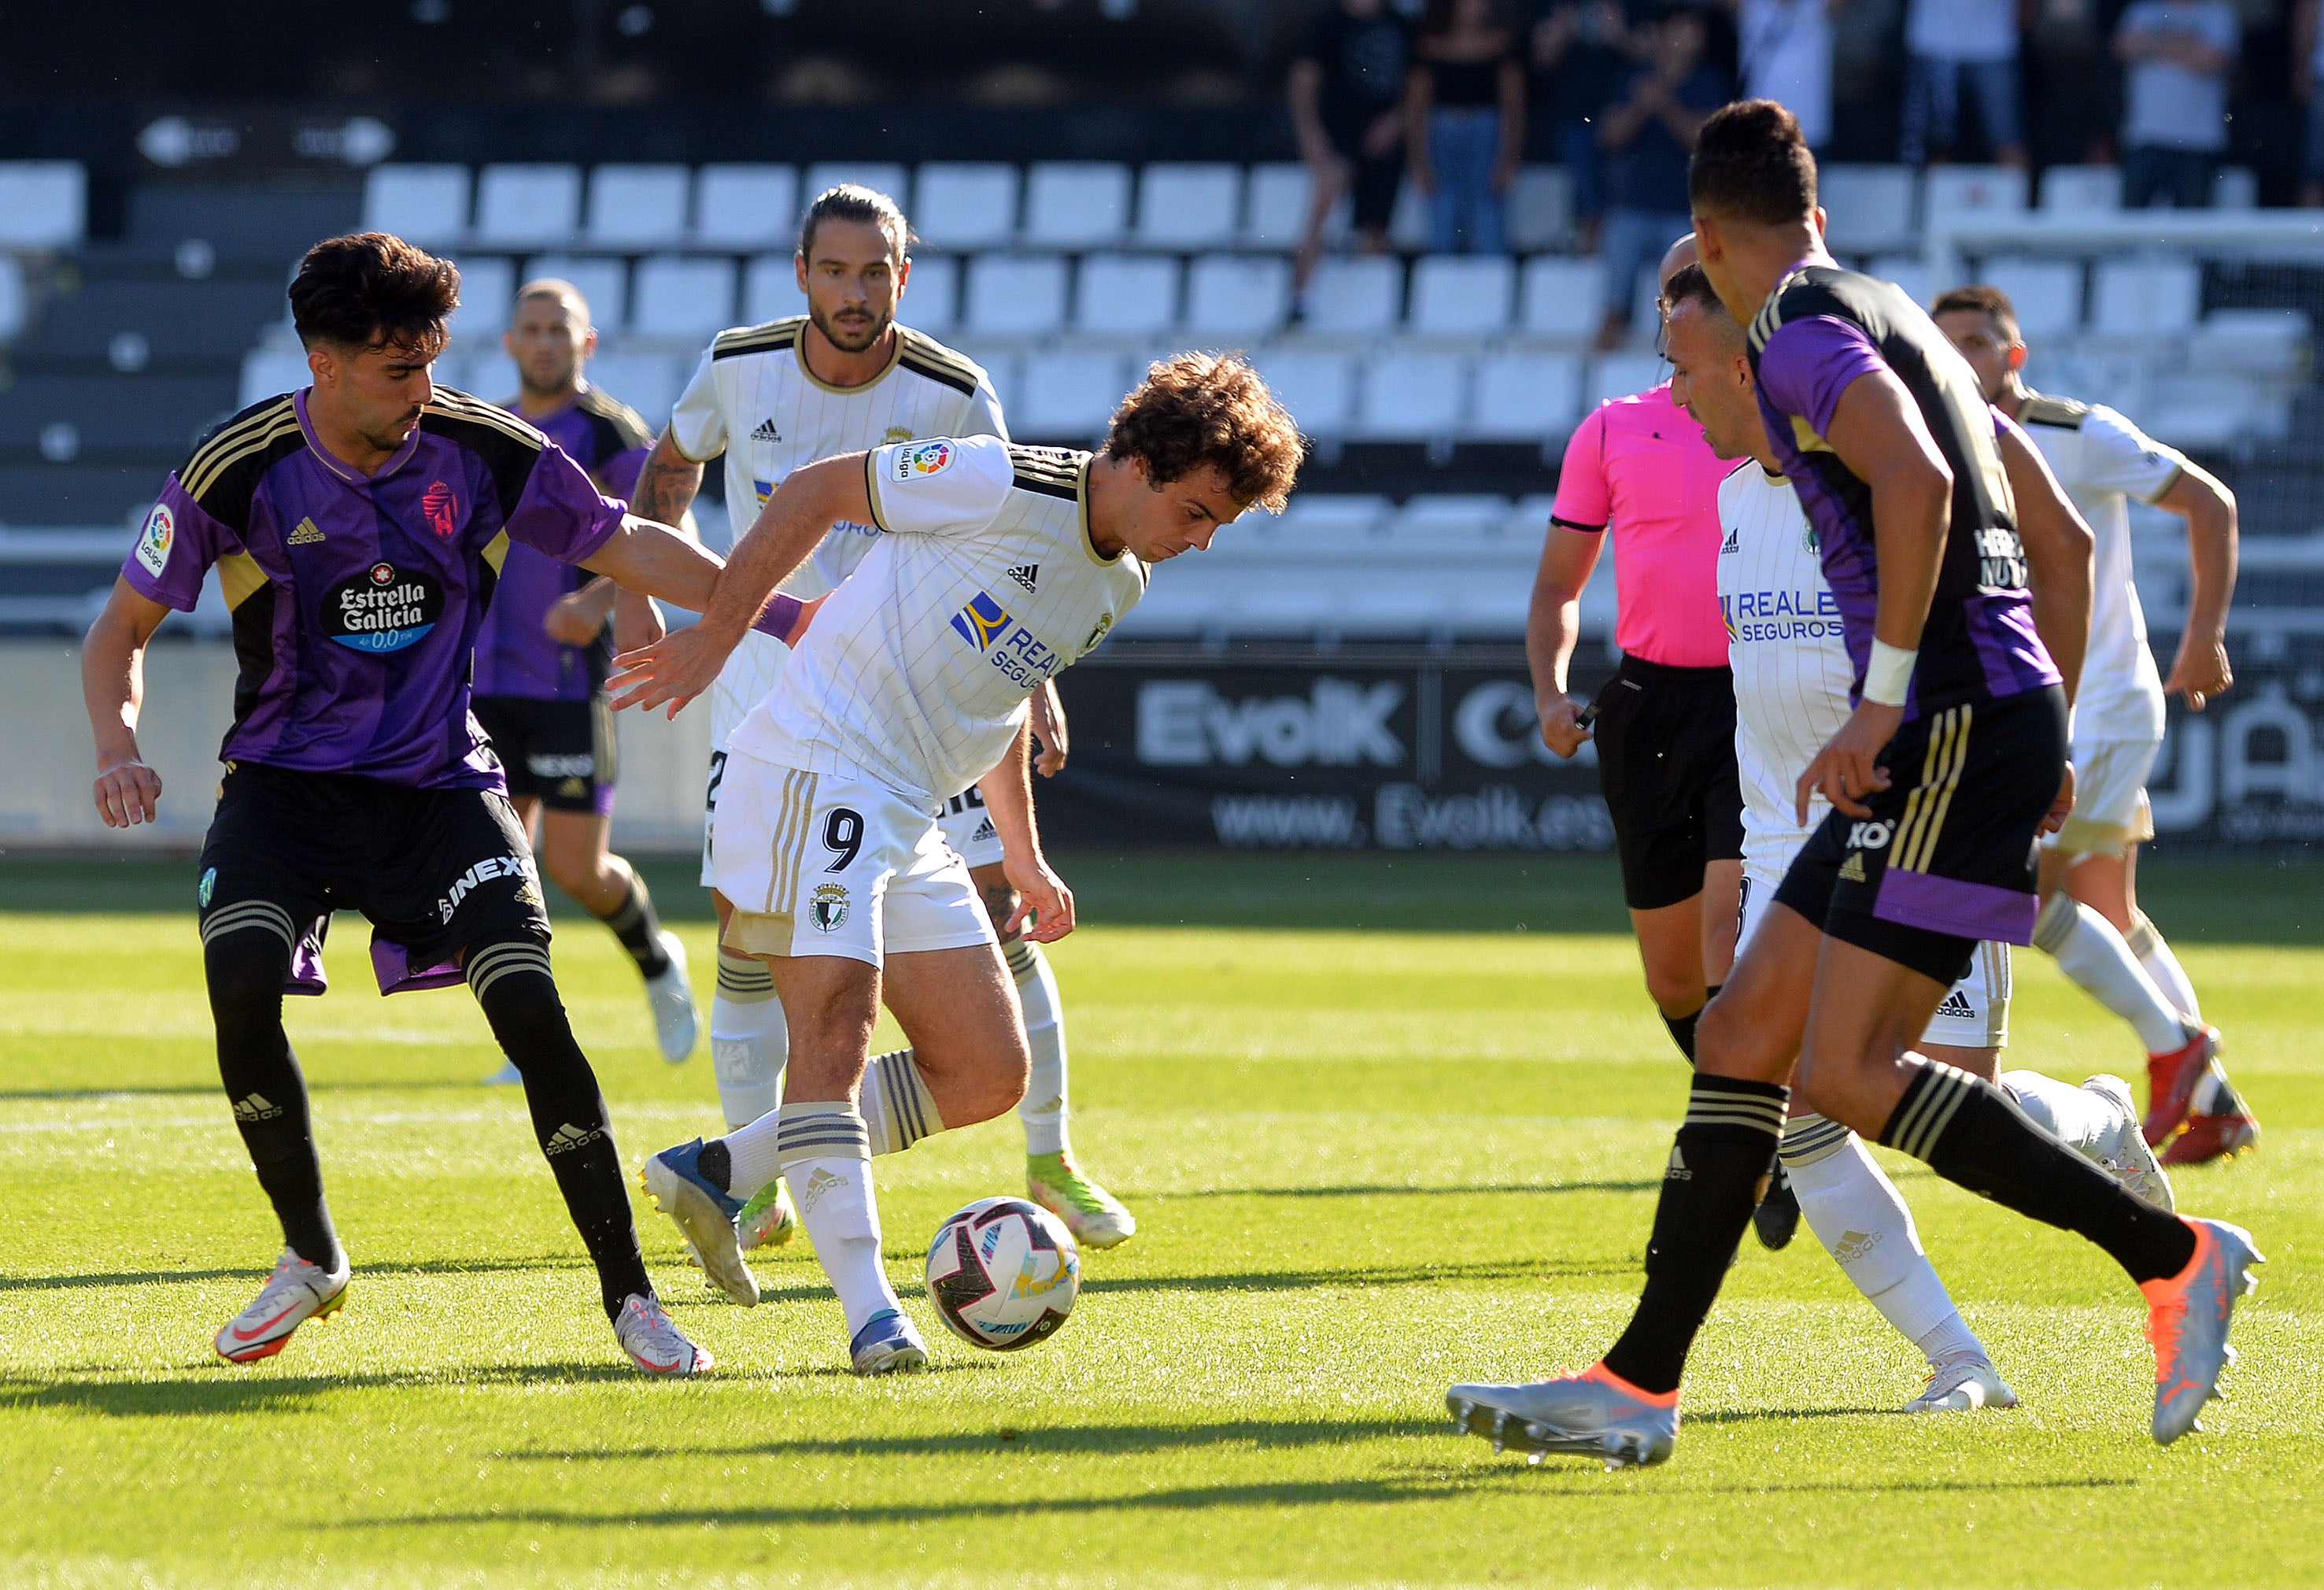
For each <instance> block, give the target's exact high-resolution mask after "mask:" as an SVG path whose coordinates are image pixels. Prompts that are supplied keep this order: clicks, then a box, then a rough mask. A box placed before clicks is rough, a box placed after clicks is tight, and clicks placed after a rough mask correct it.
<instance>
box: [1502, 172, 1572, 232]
mask: <svg viewBox="0 0 2324 1590" xmlns="http://www.w3.org/2000/svg"><path fill="white" fill-rule="evenodd" d="M1508 215H1509V246H1510V247H1511V248H1513V249H1515V250H1517V252H1518V253H1519V254H1531V253H1533V252H1534V251H1535V250H1536V249H1543V248H1556V247H1560V246H1562V245H1563V244H1564V242H1565V240H1566V238H1567V237H1568V236H1571V235H1572V231H1573V179H1572V177H1571V176H1570V175H1568V174H1567V172H1566V170H1565V168H1564V167H1563V166H1524V167H1520V168H1519V169H1518V171H1517V180H1516V181H1514V182H1512V183H1510V184H1509V193H1508Z"/></svg>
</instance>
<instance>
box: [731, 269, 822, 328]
mask: <svg viewBox="0 0 2324 1590" xmlns="http://www.w3.org/2000/svg"><path fill="white" fill-rule="evenodd" d="M795 257H796V256H795V255H794V254H791V253H790V252H788V251H786V252H784V253H782V254H759V255H757V256H756V257H754V258H753V259H752V261H751V263H749V264H747V265H745V266H743V267H742V319H743V321H744V323H745V324H747V325H752V326H761V325H764V324H765V323H766V322H767V321H769V320H779V319H782V318H783V317H784V316H786V315H804V314H806V313H807V294H806V293H804V292H801V291H799V289H798V267H797V266H796V264H795V263H793V262H794V259H795Z"/></svg>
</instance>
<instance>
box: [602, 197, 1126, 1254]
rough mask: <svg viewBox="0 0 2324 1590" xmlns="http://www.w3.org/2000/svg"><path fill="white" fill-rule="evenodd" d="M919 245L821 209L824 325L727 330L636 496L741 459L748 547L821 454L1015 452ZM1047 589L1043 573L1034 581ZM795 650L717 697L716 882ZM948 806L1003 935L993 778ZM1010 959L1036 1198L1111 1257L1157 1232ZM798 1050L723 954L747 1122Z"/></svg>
mask: <svg viewBox="0 0 2324 1590" xmlns="http://www.w3.org/2000/svg"><path fill="white" fill-rule="evenodd" d="M907 241H908V232H907V229H906V226H905V223H904V217H903V214H902V212H901V211H900V210H899V209H898V208H896V204H895V202H894V200H892V199H889V198H888V197H887V196H886V195H884V194H881V193H875V192H873V191H872V190H870V189H866V188H859V187H853V186H843V187H838V188H834V189H832V190H829V191H827V192H825V193H824V194H822V195H820V196H819V197H817V198H816V200H815V202H814V203H813V204H811V205H810V206H809V207H808V208H807V214H806V217H805V218H804V220H803V222H802V223H801V226H800V231H799V251H798V256H797V260H796V262H795V267H796V269H797V271H798V282H799V286H800V289H801V291H804V292H805V293H806V294H807V314H806V315H805V316H803V317H793V318H790V319H780V320H775V321H771V322H770V323H769V324H767V325H764V326H750V327H742V328H736V329H733V330H731V331H725V332H722V333H720V334H719V336H718V337H716V339H715V340H714V341H713V342H712V344H711V345H710V348H709V350H708V351H707V352H706V353H705V355H704V356H703V360H702V364H701V365H700V367H699V368H698V369H697V370H696V373H695V376H694V379H693V381H692V382H691V383H689V384H687V389H686V392H685V393H684V395H683V396H681V397H680V398H679V399H678V406H677V409H676V411H674V412H673V413H672V415H671V416H670V422H669V429H668V430H665V431H664V432H663V433H662V435H661V438H660V439H659V442H657V444H656V445H655V448H654V450H653V452H652V454H651V456H650V457H649V458H648V459H647V460H646V463H645V465H644V467H643V468H642V469H641V472H640V474H639V477H638V490H637V500H638V501H639V502H641V503H648V502H650V503H656V504H662V505H663V506H664V507H665V508H667V509H668V511H669V513H672V514H673V515H675V514H677V513H680V512H682V511H683V510H684V508H685V507H686V505H687V503H689V502H691V501H692V499H693V497H694V494H695V492H696V489H697V488H698V487H699V486H700V485H701V481H702V470H703V466H704V464H705V463H706V462H707V461H708V460H709V459H711V458H715V457H717V456H718V454H719V453H720V452H721V451H724V454H725V456H726V511H727V517H728V521H729V522H730V523H731V524H732V525H733V527H734V529H735V532H736V534H737V535H738V536H739V535H740V534H741V533H742V531H744V530H746V529H747V528H748V527H749V525H750V523H751V522H752V519H753V518H754V517H755V516H756V515H757V514H758V513H760V511H761V509H762V508H763V507H764V506H765V504H766V503H767V500H768V498H769V496H770V495H771V494H772V493H773V491H774V489H775V487H776V486H777V485H779V484H780V483H781V482H782V481H783V480H784V479H785V478H786V477H787V476H788V475H789V474H790V473H791V471H792V470H794V469H796V468H798V467H799V466H801V465H803V464H808V463H812V462H814V461H815V460H816V459H817V458H828V457H830V456H831V455H833V454H835V453H843V452H851V451H861V450H863V449H866V448H876V447H881V446H884V445H887V444H889V443H893V442H899V441H908V440H912V439H916V438H922V437H944V436H954V437H957V436H998V437H1001V438H1003V439H1006V438H1007V436H1008V434H1009V432H1008V427H1007V426H1006V425H1005V424H1004V423H1003V422H1002V420H1001V400H1000V399H999V398H998V397H997V396H995V395H994V393H993V390H992V384H991V381H990V380H989V379H988V378H987V377H986V375H985V374H984V372H983V371H982V370H981V369H979V368H978V367H977V366H976V365H974V364H973V363H971V362H970V361H969V360H968V359H966V358H964V357H963V356H961V355H959V354H957V353H954V351H953V350H952V349H950V348H948V347H945V346H944V345H943V344H941V343H939V342H936V341H935V340H934V339H932V338H930V337H924V336H922V335H921V334H920V333H918V332H917V331H914V330H912V329H911V328H908V327H906V326H901V325H899V324H897V322H896V312H897V310H898V307H899V304H900V302H901V300H902V299H903V297H904V293H905V289H906V287H907V286H908V283H909V282H910V278H911V270H912V265H911V260H910V259H909V257H908V255H907V254H906V252H905V249H906V244H907ZM641 512H642V510H641ZM670 522H673V523H675V522H677V520H676V519H675V518H673V519H672V520H671V521H670ZM873 534H874V532H873V531H872V529H871V526H870V525H868V524H864V523H860V522H845V521H843V522H840V523H838V524H836V525H835V526H834V527H833V529H832V532H831V533H830V534H829V535H828V536H826V537H825V539H824V541H823V543H822V544H821V545H820V546H818V547H816V550H815V551H814V553H813V554H812V556H811V557H810V558H809V559H807V562H805V563H804V564H802V565H801V566H800V567H799V568H798V569H796V570H794V571H793V572H792V573H791V574H790V575H789V576H788V578H786V580H785V581H784V585H783V589H784V590H785V592H786V593H787V594H788V595H791V596H797V597H798V598H799V599H800V600H802V601H807V600H812V599H813V598H814V597H816V596H821V595H823V594H824V593H825V592H827V591H829V590H831V589H833V588H834V587H836V586H837V585H838V584H839V582H840V581H841V580H843V579H844V578H846V577H847V575H848V573H849V572H850V571H851V570H852V569H854V568H855V566H856V565H857V564H858V563H859V562H861V561H862V559H863V555H864V553H865V552H866V551H867V550H869V549H870V548H871V540H872V536H873ZM1037 577H1038V576H1037V571H1036V570H1028V571H1027V572H1025V573H1022V574H1020V575H1019V576H1018V577H1017V578H1019V579H1025V578H1037ZM788 655H789V648H788V647H787V646H786V645H784V644H783V642H780V641H779V640H777V639H776V638H774V637H773V636H772V635H769V634H763V633H756V632H754V633H751V634H748V635H745V636H744V637H743V639H742V644H741V646H740V647H738V648H737V649H736V651H735V652H734V654H733V658H732V659H731V660H730V661H729V662H728V663H727V665H726V668H725V670H724V672H723V673H721V674H720V675H719V678H718V682H717V684H716V685H715V686H714V687H713V688H712V689H711V692H710V744H711V752H710V788H709V799H708V801H707V803H706V805H707V809H706V810H705V814H704V826H703V845H702V882H703V883H704V884H705V886H706V887H713V888H715V877H714V872H713V845H714V841H715V824H716V818H717V805H718V792H719V785H720V780H721V775H722V770H723V769H724V765H725V761H726V744H727V740H728V738H729V737H730V736H731V735H733V732H734V727H735V726H736V725H737V724H739V723H741V722H742V717H743V715H744V714H745V713H747V712H749V711H750V709H751V708H752V707H754V706H756V705H757V704H758V703H759V701H760V700H761V698H764V697H765V695H766V694H767V692H768V691H769V690H770V689H773V687H774V683H775V680H776V679H777V678H778V677H779V675H780V673H781V671H782V668H783V662H784V659H785V658H786V657H788ZM1032 712H1033V727H1034V732H1035V734H1036V735H1037V736H1038V738H1039V740H1040V742H1041V760H1040V763H1039V765H1040V767H1041V770H1042V771H1043V772H1045V773H1047V772H1056V769H1057V767H1058V766H1060V765H1062V764H1063V762H1064V755H1065V714H1064V710H1063V708H1062V707H1059V706H1058V704H1057V698H1056V690H1055V689H1052V688H1050V687H1048V686H1047V685H1044V686H1043V687H1042V688H1041V689H1039V690H1037V692H1035V694H1034V697H1033V701H1032ZM944 793H945V796H946V797H948V800H947V801H946V809H945V813H944V815H943V817H942V818H940V819H939V821H940V824H941V826H942V827H943V830H944V835H945V839H946V841H947V842H949V843H950V844H951V846H952V847H953V848H954V850H955V851H957V852H959V853H960V855H962V857H963V858H964V860H966V861H967V863H968V864H969V870H970V875H971V876H972V877H973V879H974V880H975V881H976V883H977V888H978V892H979V895H980V898H982V901H984V906H985V910H986V911H987V913H988V915H990V917H991V920H992V921H993V922H994V923H995V924H996V925H997V924H999V923H1001V922H1004V921H1006V920H1008V918H1009V914H1010V911H1011V910H1013V909H1014V906H1015V903H1016V902H1015V901H1014V900H1013V899H1012V898H1011V895H1010V885H1009V882H1008V879H1007V878H1006V876H1005V875H1004V874H1003V872H1002V869H1001V840H1000V836H999V833H998V830H997V829H996V827H995V826H994V824H993V823H992V821H991V818H990V817H989V815H988V814H987V813H986V812H985V810H984V809H983V808H982V804H981V803H980V801H981V798H980V797H979V796H978V794H977V791H976V788H975V786H974V785H973V784H972V785H970V786H969V787H968V788H967V790H965V791H963V790H946V791H945V792H944ZM714 900H715V903H716V906H717V910H718V920H719V922H720V923H721V924H722V926H723V924H724V922H725V921H726V920H727V915H728V907H727V902H726V900H725V898H724V896H723V895H715V894H714ZM1003 951H1004V954H1005V955H1006V957H1007V958H1008V962H1009V967H1010V975H1011V976H1012V977H1014V978H1015V980H1016V983H1017V988H1018V996H1019V1001H1020V1002H1021V1003H1022V1004H1023V1006H1024V1009H1025V1025H1026V1031H1027V1033H1028V1037H1029V1039H1030V1040H1031V1043H1032V1046H1033V1065H1034V1075H1033V1081H1032V1084H1031V1086H1030V1087H1029V1088H1028V1092H1027V1096H1026V1100H1025V1105H1024V1108H1023V1110H1022V1112H1021V1115H1022V1118H1023V1121H1024V1125H1025V1146H1026V1158H1027V1168H1026V1183H1027V1188H1028V1191H1029V1192H1030V1194H1031V1196H1032V1197H1034V1199H1035V1200H1036V1201H1037V1202H1039V1203H1040V1204H1042V1205H1043V1206H1046V1207H1047V1208H1048V1209H1050V1210H1052V1211H1054V1212H1055V1213H1056V1215H1058V1216H1060V1217H1061V1218H1063V1219H1064V1220H1065V1223H1066V1225H1068V1226H1070V1227H1071V1228H1072V1230H1073V1232H1074V1236H1075V1237H1076V1239H1078V1240H1079V1241H1081V1242H1082V1243H1086V1244H1087V1245H1089V1246H1091V1247H1096V1248H1108V1247H1112V1246H1113V1245H1115V1244H1116V1243H1120V1242H1124V1241H1126V1240H1128V1239H1129V1238H1130V1236H1131V1235H1132V1234H1134V1233H1135V1232H1136V1231H1137V1229H1138V1223H1137V1221H1136V1219H1135V1218H1133V1217H1132V1216H1131V1215H1130V1211H1129V1210H1128V1209H1126V1208H1124V1207H1123V1206H1121V1204H1120V1201H1119V1200H1117V1199H1116V1198H1114V1197H1112V1196H1111V1194H1109V1193H1108V1192H1107V1191H1106V1190H1105V1189H1104V1188H1102V1187H1100V1186H1099V1185H1098V1184H1097V1183H1095V1182H1094V1181H1092V1180H1091V1179H1089V1178H1088V1177H1086V1176H1085V1175H1084V1174H1083V1173H1082V1171H1081V1169H1080V1168H1079V1167H1078V1166H1077V1165H1076V1164H1075V1162H1074V1157H1073V1151H1072V1145H1071V1143H1070V1142H1069V1140H1068V1137H1067V1125H1066V1116H1067V1114H1068V1105H1067V1088H1066V1055H1065V1022H1064V1014H1063V1011H1062V1009H1061V1001H1060V999H1059V997H1058V993H1057V984H1056V976H1055V975H1053V974H1052V973H1051V971H1050V969H1049V965H1048V962H1047V959H1046V958H1045V957H1043V956H1042V954H1041V948H1040V946H1039V945H1037V944H1036V943H1033V942H1032V941H1030V940H1028V939H1025V938H1019V937H1017V936H1015V935H1009V936H1005V941H1004V945H1003ZM787 1042H788V1040H787V1038H786V1028H785V1024H784V1020H783V1007H782V1004H781V1002H780V1001H779V1000H778V999H777V998H776V997H775V990H774V985H773V984H771V983H770V982H769V981H768V979H767V974H766V969H765V968H764V967H762V966H759V965H758V964H757V963H755V962H754V961H752V960H750V959H749V958H748V957H742V956H737V955H735V954H734V953H733V952H732V951H722V952H721V953H720V956H719V958H718V983H717V991H716V994H715V997H714V999H713V1001H712V1003H711V1007H710V1046H711V1058H712V1063H713V1066H714V1068H715V1071H716V1074H717V1082H718V1096H719V1103H720V1105H721V1106H722V1108H723V1110H724V1114H725V1117H726V1123H727V1124H728V1125H729V1126H742V1125H747V1124H748V1123H751V1122H752V1121H755V1120H757V1119H758V1118H759V1117H760V1116H761V1115H763V1114H767V1113H768V1112H769V1111H770V1110H772V1109H774V1108H775V1106H776V1105H779V1104H780V1103H782V1095H783V1068H784V1065H785V1059H786V1056H787V1054H788V1047H787ZM795 1229H796V1225H795V1222H794V1220H793V1216H792V1213H791V1208H790V1202H789V1199H788V1196H787V1194H786V1192H785V1188H784V1185H783V1184H782V1183H781V1182H780V1181H777V1182H773V1183H770V1185H769V1186H768V1187H767V1188H764V1189H762V1191H761V1195H760V1197H758V1199H757V1200H756V1201H755V1203H754V1205H753V1206H752V1208H750V1209H747V1210H746V1211H744V1213H743V1216H742V1239H743V1242H744V1244H745V1245H746V1246H752V1247H755V1246H757V1245H758V1244H759V1243H761V1242H774V1243H781V1242H787V1241H788V1240H789V1238H790V1236H791V1234H792V1232H793V1231H794V1230H795Z"/></svg>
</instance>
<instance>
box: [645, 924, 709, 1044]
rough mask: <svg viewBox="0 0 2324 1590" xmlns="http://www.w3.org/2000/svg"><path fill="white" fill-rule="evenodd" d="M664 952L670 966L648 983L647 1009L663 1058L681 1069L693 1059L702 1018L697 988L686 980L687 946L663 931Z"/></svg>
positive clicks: (662, 948) (676, 936)
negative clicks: (697, 1010)
mask: <svg viewBox="0 0 2324 1590" xmlns="http://www.w3.org/2000/svg"><path fill="white" fill-rule="evenodd" d="M661 952H662V954H664V955H666V956H668V957H669V966H665V967H664V968H662V974H661V975H660V976H659V977H649V978H647V979H646V1008H647V1009H649V1010H650V1011H652V1012H653V1021H654V1041H655V1042H657V1043H659V1044H660V1045H661V1058H663V1059H665V1060H668V1061H669V1063H670V1064H671V1065H673V1066H679V1065H684V1064H685V1063H686V1062H687V1060H688V1059H690V1058H693V1055H694V1044H695V1040H696V1039H698V1038H699V1037H701V1035H702V1017H701V1015H700V1014H699V1013H698V1012H696V1010H695V1008H694V985H692V984H691V983H688V982H687V980H686V946H685V945H683V944H680V943H679V942H678V935H677V934H675V933H673V932H671V931H670V930H669V929H668V928H664V929H662V930H661Z"/></svg>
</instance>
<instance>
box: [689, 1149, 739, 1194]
mask: <svg viewBox="0 0 2324 1590" xmlns="http://www.w3.org/2000/svg"><path fill="white" fill-rule="evenodd" d="M694 1168H695V1169H696V1170H698V1171H700V1172H701V1173H702V1179H703V1180H705V1181H706V1182H708V1183H709V1184H710V1185H711V1186H713V1187H715V1188H717V1189H718V1190H719V1191H721V1192H724V1193H731V1192H733V1190H734V1156H733V1152H732V1151H729V1150H728V1148H727V1147H726V1140H725V1139H724V1138H723V1137H721V1138H715V1139H713V1140H712V1141H711V1142H705V1143H704V1144H703V1145H702V1152H701V1153H700V1154H699V1155H698V1156H696V1159H695V1161H694Z"/></svg>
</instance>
